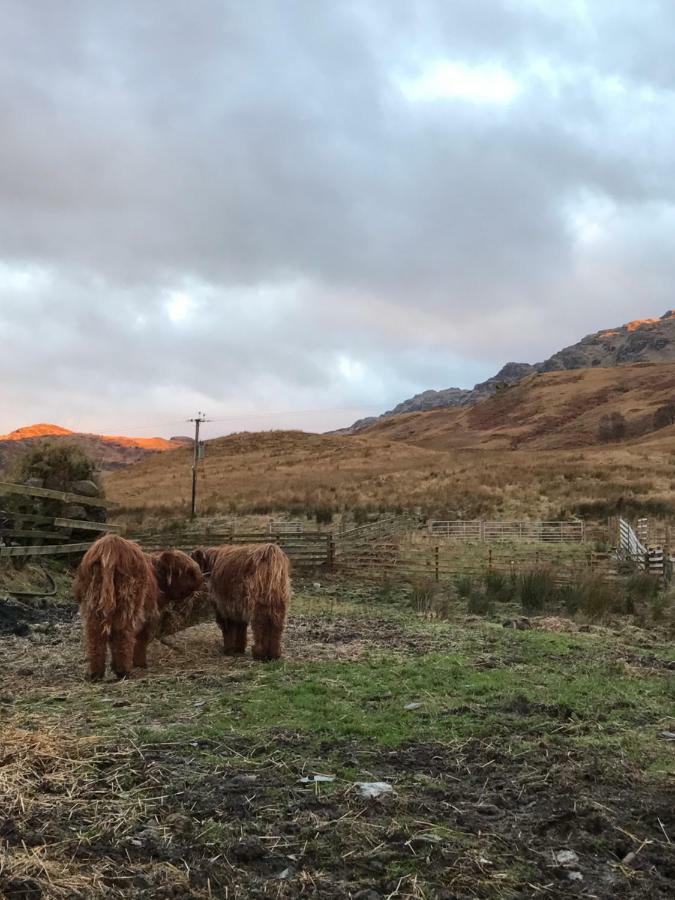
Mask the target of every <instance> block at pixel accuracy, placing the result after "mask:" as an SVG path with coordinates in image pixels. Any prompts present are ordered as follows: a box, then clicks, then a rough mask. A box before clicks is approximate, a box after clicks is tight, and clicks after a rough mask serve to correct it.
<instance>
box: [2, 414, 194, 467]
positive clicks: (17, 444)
mask: <svg viewBox="0 0 675 900" xmlns="http://www.w3.org/2000/svg"><path fill="white" fill-rule="evenodd" d="M45 438H49V439H50V440H55V441H68V442H71V443H76V444H78V445H79V446H81V447H82V448H83V449H84V450H86V451H87V452H88V453H89V454H90V455H91V456H92V457H93V458H94V459H96V460H97V461H98V463H99V465H100V466H101V468H102V469H116V468H119V467H121V466H126V465H129V464H130V463H133V462H138V461H139V460H141V459H145V457H146V456H150V455H151V454H154V453H163V452H165V451H167V450H175V449H176V448H177V447H185V446H189V445H190V444H191V443H192V441H191V439H190V438H182V437H181V438H171V439H170V440H167V439H166V438H161V437H151V438H143V437H140V438H137V437H125V436H123V435H104V434H85V433H81V432H77V431H70V430H69V429H68V428H62V427H61V426H60V425H52V424H48V423H44V422H41V423H39V424H36V425H28V426H26V427H24V428H17V429H16V430H15V431H12V432H10V433H9V434H3V435H0V469H1V468H4V467H5V466H6V465H7V464H8V463H10V462H11V461H12V460H13V459H15V458H16V456H18V454H19V453H21V451H22V450H23V449H24V448H25V447H30V446H31V445H33V444H34V443H36V442H37V441H41V440H44V439H45Z"/></svg>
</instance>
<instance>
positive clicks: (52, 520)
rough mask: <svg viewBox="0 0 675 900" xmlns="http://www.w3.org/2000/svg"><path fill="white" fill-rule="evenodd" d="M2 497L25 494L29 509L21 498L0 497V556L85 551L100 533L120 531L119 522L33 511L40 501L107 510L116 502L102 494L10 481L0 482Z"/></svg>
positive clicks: (55, 554)
mask: <svg viewBox="0 0 675 900" xmlns="http://www.w3.org/2000/svg"><path fill="white" fill-rule="evenodd" d="M2 497H14V498H16V497H19V498H21V497H23V498H28V501H29V502H30V511H29V510H28V509H26V508H24V506H25V505H24V504H22V503H21V502H18V503H17V502H15V503H14V505H13V506H12V504H8V503H7V502H5V503H4V504H3V503H2V501H1V500H0V558H3V557H18V558H20V557H30V556H61V555H67V554H76V553H84V552H85V551H86V550H87V549H88V548H89V547H90V546H91V544H92V543H93V542H94V541H95V540H96V538H97V537H98V536H99V535H100V534H104V533H106V532H119V531H121V528H120V526H118V525H110V524H108V523H106V522H91V521H89V520H80V519H72V518H69V517H65V516H59V515H48V514H47V513H44V514H42V513H40V512H39V511H37V512H36V511H35V508H36V506H38V505H39V504H40V503H41V502H42V501H50V502H56V503H57V504H58V505H60V506H67V505H71V504H74V505H77V506H85V507H96V508H100V509H106V510H108V509H112V508H114V506H115V504H113V503H111V502H110V501H108V500H104V499H103V498H102V497H89V496H84V495H82V494H74V493H71V492H68V491H54V490H51V489H49V488H40V487H32V486H30V485H25V484H14V483H13V482H9V481H2V482H0V498H2ZM83 533H84V534H83Z"/></svg>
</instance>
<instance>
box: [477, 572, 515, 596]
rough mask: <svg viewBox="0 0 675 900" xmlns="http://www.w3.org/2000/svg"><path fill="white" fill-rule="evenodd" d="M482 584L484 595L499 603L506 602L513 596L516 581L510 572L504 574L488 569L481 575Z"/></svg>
mask: <svg viewBox="0 0 675 900" xmlns="http://www.w3.org/2000/svg"><path fill="white" fill-rule="evenodd" d="M483 584H484V586H485V594H486V596H487V597H489V598H491V599H492V600H497V601H498V602H499V603H508V602H509V601H511V600H513V599H514V597H515V594H516V588H517V583H516V578H515V576H514V575H513V574H511V573H510V574H508V575H505V574H504V573H503V572H496V571H495V570H494V569H489V570H488V571H487V572H486V573H485V575H483Z"/></svg>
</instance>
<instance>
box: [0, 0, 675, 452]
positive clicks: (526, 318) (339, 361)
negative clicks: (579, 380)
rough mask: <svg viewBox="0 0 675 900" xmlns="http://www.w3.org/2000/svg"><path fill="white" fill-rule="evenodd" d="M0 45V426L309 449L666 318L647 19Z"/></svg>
mask: <svg viewBox="0 0 675 900" xmlns="http://www.w3.org/2000/svg"><path fill="white" fill-rule="evenodd" d="M0 23H1V24H0V116H1V119H0V129H1V131H0V338H1V345H0V348H1V349H0V379H1V384H2V391H3V394H2V398H3V402H2V406H1V408H0V431H8V430H11V429H12V428H16V427H18V426H20V425H24V424H28V423H30V422H33V421H52V422H58V423H60V424H62V425H65V426H68V427H72V428H78V429H83V430H92V431H102V432H108V433H111V432H113V433H114V432H117V433H129V434H165V435H170V434H176V433H184V432H185V431H186V429H188V430H189V426H186V425H184V424H183V421H184V419H186V418H187V417H189V416H190V415H193V414H194V413H195V412H196V411H197V410H198V409H205V410H206V411H207V412H208V413H209V414H210V415H211V417H212V418H213V419H214V420H219V421H214V423H213V424H212V425H211V426H209V429H210V430H208V431H207V436H210V435H214V434H218V433H223V432H226V431H231V430H236V429H240V428H246V429H249V430H253V429H257V428H268V427H281V426H289V425H294V426H300V427H305V428H307V429H310V430H322V429H326V428H329V427H335V426H338V425H343V424H348V423H349V422H351V421H352V420H353V419H355V418H358V417H360V416H363V415H367V414H370V413H374V412H376V411H382V410H384V409H386V408H389V407H390V406H391V405H393V404H394V403H396V402H398V401H400V400H402V399H404V398H406V397H408V396H410V395H411V394H413V393H416V392H417V391H420V390H423V389H425V388H430V387H434V388H443V387H450V386H455V385H456V386H461V387H470V386H472V385H473V384H474V382H476V381H478V380H482V379H483V378H485V377H488V376H490V375H492V374H494V373H495V372H496V370H497V369H498V368H500V367H501V365H502V364H503V363H504V362H506V361H508V360H518V361H529V362H534V361H537V360H540V359H543V358H546V357H547V356H549V355H550V354H551V353H552V352H554V351H555V350H557V349H560V348H561V347H562V346H564V345H567V344H570V343H572V342H574V341H576V340H578V339H579V338H580V337H582V336H583V335H585V334H587V333H589V332H591V331H595V330H597V329H599V328H603V327H609V326H613V325H617V324H620V323H622V322H625V321H628V320H631V319H635V318H639V317H644V316H655V315H660V314H662V313H663V312H665V310H666V309H669V308H671V307H673V306H675V291H674V290H673V284H674V277H675V252H674V250H675V52H674V51H673V35H674V34H675V3H674V2H672V0H641V2H639V3H636V2H635V0H587V2H585V0H560V2H557V3H554V2H551V0H453V2H447V0H382V2H378V0H367V2H366V0H359V2H347V0H331V2H325V3H324V2H317V0H245V2H244V0H197V2H194V3H186V2H184V0H155V2H151V0H115V2H110V0H59V2H54V3H49V2H44V0H0ZM318 410H320V411H321V412H317V411H318ZM287 411H297V412H296V413H295V414H293V415H287V414H286V412H287ZM256 416H259V418H256Z"/></svg>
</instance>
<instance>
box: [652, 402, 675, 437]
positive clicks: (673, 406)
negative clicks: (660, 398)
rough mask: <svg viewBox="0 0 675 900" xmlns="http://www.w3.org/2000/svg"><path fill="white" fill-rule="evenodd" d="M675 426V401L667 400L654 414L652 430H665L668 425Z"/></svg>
mask: <svg viewBox="0 0 675 900" xmlns="http://www.w3.org/2000/svg"><path fill="white" fill-rule="evenodd" d="M673 424H675V400H669V401H668V403H664V404H663V406H659V408H658V409H657V410H656V412H655V413H654V428H655V429H657V430H658V429H659V428H667V427H668V425H673Z"/></svg>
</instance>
